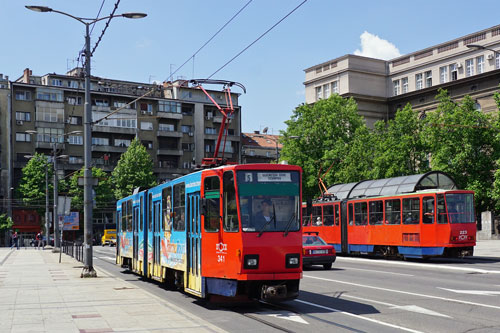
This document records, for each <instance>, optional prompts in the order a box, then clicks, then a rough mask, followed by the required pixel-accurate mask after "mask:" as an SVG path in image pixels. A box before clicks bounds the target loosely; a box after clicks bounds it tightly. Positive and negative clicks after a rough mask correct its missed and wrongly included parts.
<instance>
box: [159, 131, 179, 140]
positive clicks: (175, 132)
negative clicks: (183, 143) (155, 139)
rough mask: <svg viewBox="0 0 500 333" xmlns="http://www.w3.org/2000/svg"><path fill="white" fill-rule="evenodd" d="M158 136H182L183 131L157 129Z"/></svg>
mask: <svg viewBox="0 0 500 333" xmlns="http://www.w3.org/2000/svg"><path fill="white" fill-rule="evenodd" d="M156 135H157V136H166V137H169V138H182V135H183V134H182V132H177V131H157V132H156Z"/></svg>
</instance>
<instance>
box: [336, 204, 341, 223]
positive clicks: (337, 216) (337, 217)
mask: <svg viewBox="0 0 500 333" xmlns="http://www.w3.org/2000/svg"><path fill="white" fill-rule="evenodd" d="M339 223H340V212H339V205H335V225H339Z"/></svg>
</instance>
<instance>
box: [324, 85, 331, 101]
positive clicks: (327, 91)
mask: <svg viewBox="0 0 500 333" xmlns="http://www.w3.org/2000/svg"><path fill="white" fill-rule="evenodd" d="M323 97H324V98H325V99H326V98H328V97H330V85H329V84H325V85H324V86H323Z"/></svg>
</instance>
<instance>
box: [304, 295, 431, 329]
mask: <svg viewBox="0 0 500 333" xmlns="http://www.w3.org/2000/svg"><path fill="white" fill-rule="evenodd" d="M294 302H299V303H303V304H307V305H310V306H315V307H317V308H320V309H324V310H328V311H332V312H338V313H342V314H345V315H347V316H351V317H354V318H358V319H362V320H366V321H371V322H372V323H377V324H379V325H383V326H388V327H392V328H395V329H398V330H402V331H406V332H413V333H422V331H417V330H413V329H411V328H406V327H403V326H398V325H394V324H389V323H386V322H383V321H380V320H376V319H372V318H368V317H363V316H360V315H357V314H354V313H350V312H345V311H342V310H338V309H334V308H330V307H327V306H323V305H319V304H314V303H310V302H306V301H302V300H300V299H296V300H294Z"/></svg>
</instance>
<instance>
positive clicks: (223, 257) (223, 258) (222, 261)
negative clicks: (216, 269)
mask: <svg viewBox="0 0 500 333" xmlns="http://www.w3.org/2000/svg"><path fill="white" fill-rule="evenodd" d="M217 262H218V263H225V262H226V256H224V255H218V256H217Z"/></svg>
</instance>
